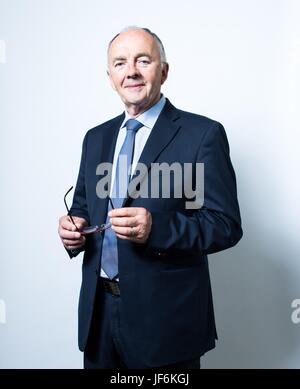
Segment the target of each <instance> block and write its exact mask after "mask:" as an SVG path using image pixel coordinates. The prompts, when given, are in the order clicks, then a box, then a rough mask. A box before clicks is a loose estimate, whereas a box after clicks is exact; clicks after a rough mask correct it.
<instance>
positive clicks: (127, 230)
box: [108, 207, 152, 243]
mask: <svg viewBox="0 0 300 389" xmlns="http://www.w3.org/2000/svg"><path fill="white" fill-rule="evenodd" d="M108 216H109V217H110V222H111V225H112V227H111V228H112V229H113V230H114V231H115V233H116V235H117V237H118V238H120V239H127V240H131V241H132V242H136V243H145V242H146V241H147V239H148V237H149V234H150V231H151V225H152V217H151V213H150V212H149V211H147V209H146V208H133V207H128V208H116V209H112V210H111V211H110V212H109V213H108Z"/></svg>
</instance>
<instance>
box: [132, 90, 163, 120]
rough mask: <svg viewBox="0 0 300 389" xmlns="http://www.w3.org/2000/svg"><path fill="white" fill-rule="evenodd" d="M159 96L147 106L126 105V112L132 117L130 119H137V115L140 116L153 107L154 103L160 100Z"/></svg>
mask: <svg viewBox="0 0 300 389" xmlns="http://www.w3.org/2000/svg"><path fill="white" fill-rule="evenodd" d="M160 96H161V95H160V94H159V95H158V96H157V98H156V99H154V101H152V102H151V103H149V104H143V103H142V104H132V105H127V106H126V111H127V112H128V114H129V115H130V116H131V117H132V118H136V117H138V116H139V115H141V114H142V113H144V112H146V111H147V110H148V109H150V108H151V107H153V105H155V104H156V103H158V102H159V100H160Z"/></svg>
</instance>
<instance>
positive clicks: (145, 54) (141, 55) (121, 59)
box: [113, 53, 151, 63]
mask: <svg viewBox="0 0 300 389" xmlns="http://www.w3.org/2000/svg"><path fill="white" fill-rule="evenodd" d="M140 57H147V58H149V59H151V55H149V54H147V53H138V54H137V55H136V56H135V58H140ZM126 59H127V58H126V57H122V56H120V57H115V58H114V59H113V63H114V62H116V61H126Z"/></svg>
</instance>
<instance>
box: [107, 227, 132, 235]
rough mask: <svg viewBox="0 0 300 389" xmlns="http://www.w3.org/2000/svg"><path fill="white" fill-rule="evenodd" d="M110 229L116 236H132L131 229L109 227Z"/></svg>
mask: <svg viewBox="0 0 300 389" xmlns="http://www.w3.org/2000/svg"><path fill="white" fill-rule="evenodd" d="M111 228H112V230H113V231H115V233H116V234H119V235H123V236H132V232H131V227H117V226H111Z"/></svg>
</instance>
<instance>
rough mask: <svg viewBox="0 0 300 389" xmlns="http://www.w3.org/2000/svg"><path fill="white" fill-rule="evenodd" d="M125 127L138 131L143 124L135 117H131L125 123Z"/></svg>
mask: <svg viewBox="0 0 300 389" xmlns="http://www.w3.org/2000/svg"><path fill="white" fill-rule="evenodd" d="M125 127H126V128H127V130H129V131H133V132H137V131H138V130H139V129H140V128H141V127H143V124H142V123H141V122H139V121H138V120H135V119H129V120H127V122H126V123H125Z"/></svg>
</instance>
